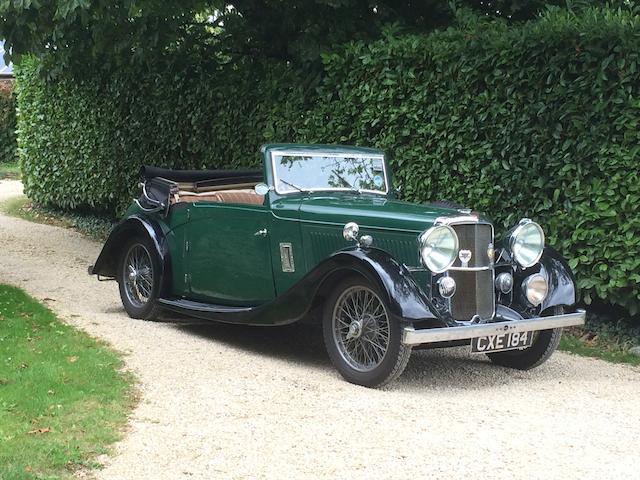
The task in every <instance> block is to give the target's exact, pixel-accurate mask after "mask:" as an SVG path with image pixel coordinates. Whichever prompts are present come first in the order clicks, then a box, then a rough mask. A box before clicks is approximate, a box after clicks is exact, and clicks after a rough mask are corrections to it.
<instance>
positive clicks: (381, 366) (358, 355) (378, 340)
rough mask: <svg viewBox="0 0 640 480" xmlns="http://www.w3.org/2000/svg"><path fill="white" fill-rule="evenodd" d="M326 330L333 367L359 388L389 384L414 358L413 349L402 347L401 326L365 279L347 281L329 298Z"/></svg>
mask: <svg viewBox="0 0 640 480" xmlns="http://www.w3.org/2000/svg"><path fill="white" fill-rule="evenodd" d="M322 330H323V337H324V343H325V346H326V348H327V353H328V354H329V358H330V359H331V363H333V365H334V366H335V367H336V369H337V370H338V371H339V372H340V374H341V375H342V376H343V377H344V378H345V379H346V380H347V381H349V382H351V383H355V384H357V385H363V386H365V387H380V386H382V385H384V384H386V383H389V382H390V381H392V380H393V379H395V378H397V377H398V376H399V375H400V374H401V373H402V372H403V371H404V369H405V367H406V366H407V362H408V361H409V356H410V355H411V347H409V346H407V345H404V344H403V343H402V325H401V323H400V322H398V321H397V320H395V319H394V318H393V317H392V316H391V315H390V314H389V310H388V307H387V305H385V303H384V301H383V300H382V297H381V296H380V294H379V293H378V291H377V289H376V288H375V287H374V286H373V285H371V284H370V283H369V282H367V281H366V280H365V279H363V278H361V277H349V278H347V279H345V280H343V281H342V282H340V283H339V284H338V285H337V286H336V288H335V289H334V290H333V292H332V293H331V294H330V295H329V297H328V298H327V300H326V302H325V305H324V310H323V314H322Z"/></svg>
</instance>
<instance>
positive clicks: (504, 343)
mask: <svg viewBox="0 0 640 480" xmlns="http://www.w3.org/2000/svg"><path fill="white" fill-rule="evenodd" d="M532 343H533V332H512V333H501V334H499V335H488V336H486V337H478V338H472V339H471V353H491V352H503V351H505V350H519V349H520V350H521V349H523V348H527V347H530V346H531V344H532Z"/></svg>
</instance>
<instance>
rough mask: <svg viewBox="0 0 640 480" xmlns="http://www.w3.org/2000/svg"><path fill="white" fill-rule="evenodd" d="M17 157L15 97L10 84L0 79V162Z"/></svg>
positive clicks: (9, 160) (13, 160) (11, 160)
mask: <svg viewBox="0 0 640 480" xmlns="http://www.w3.org/2000/svg"><path fill="white" fill-rule="evenodd" d="M17 159H18V155H17V144H16V99H15V95H14V94H13V88H12V84H11V83H10V82H8V81H0V163H6V162H15V161H16V160H17Z"/></svg>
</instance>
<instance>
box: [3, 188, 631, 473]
mask: <svg viewBox="0 0 640 480" xmlns="http://www.w3.org/2000/svg"><path fill="white" fill-rule="evenodd" d="M20 192H21V185H20V184H19V183H18V182H11V181H1V182H0V201H2V200H3V199H4V198H7V197H8V196H11V195H17V194H19V193H20ZM99 249H100V245H99V244H98V243H95V242H93V241H90V240H87V239H85V238H83V237H81V236H80V235H78V234H76V233H74V232H71V231H69V230H65V229H61V228H56V227H50V226H45V225H37V224H33V223H29V222H25V221H22V220H19V219H14V218H9V217H6V216H2V215H0V282H8V283H12V284H15V285H18V286H21V287H23V288H25V289H26V290H27V291H28V292H29V293H30V294H32V295H34V296H35V297H36V298H39V299H40V300H43V301H44V302H45V303H46V304H47V305H49V306H50V307H51V308H52V309H53V310H54V311H56V312H57V313H58V314H59V315H60V317H61V318H63V319H65V320H66V321H67V322H68V323H70V324H73V325H76V326H78V327H81V328H82V329H84V330H86V331H87V332H89V333H90V334H91V335H93V336H96V337H99V338H102V339H104V340H106V341H108V342H110V343H111V344H112V345H113V346H114V347H115V348H116V349H118V350H120V351H122V352H124V353H125V360H126V363H127V365H128V367H129V368H131V369H132V370H133V371H134V372H135V373H136V375H137V376H138V378H139V379H140V389H141V394H142V399H141V401H140V404H139V405H138V407H137V408H136V409H135V410H134V412H133V414H132V417H131V420H130V425H129V428H128V432H127V435H126V438H125V439H124V440H123V441H121V442H120V443H118V444H117V446H116V455H114V456H113V457H110V458H105V459H103V460H104V463H105V468H104V469H103V470H101V471H98V472H96V473H95V475H96V477H97V478H101V479H118V480H122V479H154V480H160V479H177V478H185V479H196V478H197V479H213V478H225V479H226V478H331V479H334V478H376V479H378V478H410V477H416V478H417V477H427V478H458V477H462V476H463V475H464V476H471V477H478V476H480V477H488V478H508V479H519V478H522V479H535V478H541V479H542V478H544V479H556V478H557V479H568V478H593V479H601V478H616V477H620V478H625V479H631V478H638V479H640V464H639V462H638V460H637V451H638V446H639V445H640V402H639V401H638V396H639V394H640V369H637V368H632V367H628V366H620V365H612V364H608V363H605V362H602V361H598V360H592V359H586V358H580V357H575V356H571V355H568V354H563V353H556V354H555V355H554V356H553V357H552V359H551V360H550V361H549V362H548V363H546V364H545V365H544V366H542V367H541V368H539V369H537V370H534V371H531V372H518V371H510V370H507V369H503V368H499V367H495V366H492V365H490V364H489V363H488V361H486V360H485V359H484V357H478V356H471V355H470V354H468V353H467V352H466V350H465V349H453V350H452V349H449V350H441V351H421V352H414V354H413V356H412V357H411V360H410V362H409V365H408V367H407V369H406V371H405V373H404V374H403V375H402V377H401V378H400V379H399V381H397V382H395V383H394V384H392V385H391V386H390V387H389V388H387V389H386V390H369V389H365V388H361V387H357V386H353V385H350V384H348V383H346V382H344V381H342V379H341V378H340V377H339V375H338V374H337V373H336V372H335V371H334V370H333V368H332V367H331V365H330V364H329V361H328V359H327V357H326V355H325V353H324V349H323V346H322V342H321V340H320V339H319V331H318V330H316V329H314V328H310V327H299V326H290V327H283V328H272V329H259V328H245V327H234V326H224V325H208V326H191V327H186V326H178V325H172V324H167V323H150V322H142V321H135V320H131V319H129V318H128V317H127V316H126V315H125V314H124V312H123V310H122V306H121V304H120V300H119V297H118V293H117V286H116V284H115V283H113V282H102V283H101V282H98V281H96V280H95V278H90V277H89V276H88V275H87V273H86V272H87V270H86V269H87V265H89V264H91V263H93V261H94V260H95V258H96V256H97V254H98V252H99Z"/></svg>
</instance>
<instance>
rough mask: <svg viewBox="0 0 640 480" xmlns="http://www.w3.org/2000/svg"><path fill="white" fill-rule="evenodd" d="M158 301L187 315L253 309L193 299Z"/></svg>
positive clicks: (169, 308)
mask: <svg viewBox="0 0 640 480" xmlns="http://www.w3.org/2000/svg"><path fill="white" fill-rule="evenodd" d="M158 303H159V304H160V305H161V306H162V307H164V308H166V309H167V310H171V311H174V312H179V313H185V314H188V315H197V314H198V313H202V314H205V315H207V316H209V315H211V314H217V313H220V314H229V313H231V314H233V313H248V312H250V311H251V310H253V307H230V306H228V305H216V304H212V303H203V302H194V301H193V300H185V299H182V298H179V299H170V298H160V299H158Z"/></svg>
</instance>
